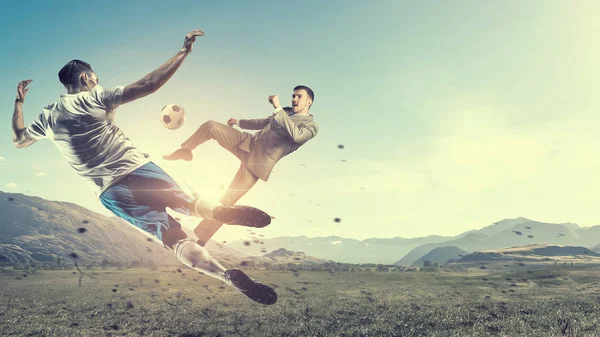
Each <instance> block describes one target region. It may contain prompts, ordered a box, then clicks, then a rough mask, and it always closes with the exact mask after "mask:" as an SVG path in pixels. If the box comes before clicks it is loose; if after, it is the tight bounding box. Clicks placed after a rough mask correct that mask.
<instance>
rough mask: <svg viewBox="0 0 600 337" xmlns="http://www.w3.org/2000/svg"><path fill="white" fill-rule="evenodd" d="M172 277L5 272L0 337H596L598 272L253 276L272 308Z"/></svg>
mask: <svg viewBox="0 0 600 337" xmlns="http://www.w3.org/2000/svg"><path fill="white" fill-rule="evenodd" d="M175 270H176V269H175V268H173V269H163V270H161V271H154V272H153V271H149V270H142V269H139V270H134V269H128V270H125V271H117V270H109V271H99V270H94V271H84V272H86V273H90V275H92V276H93V277H95V278H96V279H91V278H89V277H85V278H84V279H83V281H82V284H81V287H79V286H78V279H79V275H78V274H73V273H72V271H37V272H36V273H35V274H28V275H27V277H23V272H18V271H4V272H1V273H0V336H461V337H462V336H544V337H546V336H598V335H600V319H599V318H598V317H600V315H599V313H600V283H598V281H597V280H598V276H600V272H599V271H597V270H596V269H592V268H588V269H584V268H580V269H578V268H556V267H544V268H537V269H535V270H531V269H525V268H520V269H509V268H505V269H501V268H491V270H481V269H478V268H472V269H467V270H463V271H460V272H459V271H438V272H420V273H407V272H404V273H365V272H354V273H352V272H338V273H335V274H334V275H333V276H332V275H330V274H329V273H328V272H309V271H305V272H302V271H300V272H299V275H298V276H295V275H294V273H293V272H285V271H254V270H251V271H248V274H249V275H251V276H252V277H255V278H257V279H258V280H261V281H263V282H265V283H270V284H275V285H276V287H277V291H278V294H279V301H278V302H277V303H276V304H275V305H272V306H262V305H258V304H255V303H254V302H252V301H250V300H248V299H247V298H246V297H245V296H243V295H240V294H238V293H236V292H235V291H234V290H232V288H230V287H228V286H225V285H224V284H223V283H221V282H220V281H217V280H215V279H212V278H210V277H208V276H205V275H200V274H199V273H198V272H192V271H191V270H190V269H182V273H179V272H175V273H173V271H175ZM18 278H20V279H18ZM140 279H141V281H140ZM155 280H157V281H158V282H159V283H157V282H156V281H155ZM113 289H116V291H113Z"/></svg>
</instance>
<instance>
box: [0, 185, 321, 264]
mask: <svg viewBox="0 0 600 337" xmlns="http://www.w3.org/2000/svg"><path fill="white" fill-rule="evenodd" d="M182 228H183V230H184V231H185V232H187V233H188V235H190V237H194V236H193V229H190V228H185V227H183V226H182ZM149 238H150V237H149V236H148V234H147V233H145V232H143V231H141V230H139V229H137V228H136V227H134V226H132V225H131V224H129V223H127V222H125V221H124V220H122V219H120V218H118V217H106V216H104V215H101V214H98V213H95V212H92V211H90V210H88V209H86V208H83V207H81V206H78V205H76V204H73V203H68V202H59V201H49V200H45V199H42V198H39V197H32V196H27V195H24V194H20V193H6V192H2V191H0V264H8V263H15V262H21V261H24V260H27V261H31V262H34V261H35V262H38V263H51V264H54V263H56V260H57V258H58V257H60V258H62V259H63V260H64V261H66V262H67V263H68V264H72V263H73V262H78V263H79V264H82V265H83V264H88V263H95V264H100V263H101V262H102V260H104V259H107V260H108V261H110V262H132V261H149V260H153V261H154V262H155V263H157V264H159V265H179V264H180V262H179V261H178V260H177V258H176V257H175V254H173V253H172V252H171V251H170V250H167V249H166V248H164V247H163V245H162V243H160V242H157V241H156V240H155V239H153V237H152V240H151V241H148V239H149ZM206 248H207V250H208V251H209V252H210V254H211V255H212V256H213V257H215V258H216V259H217V260H218V261H219V262H220V263H221V264H223V265H224V266H225V267H239V266H240V264H241V263H242V261H247V260H249V257H248V255H247V254H245V253H243V252H240V251H238V250H236V249H234V248H231V247H227V246H224V245H223V244H220V243H217V242H215V241H213V240H210V241H209V242H208V243H207V244H206ZM294 254H296V255H294V256H292V257H291V261H289V262H292V263H319V261H320V262H325V261H324V260H321V259H318V258H314V257H311V256H307V255H305V254H303V253H294ZM261 255H262V254H261ZM253 260H256V261H266V262H271V263H273V262H274V261H275V262H276V261H281V263H287V262H288V260H290V259H288V258H276V259H273V258H271V257H262V256H257V257H255V258H253ZM277 263H279V262H277Z"/></svg>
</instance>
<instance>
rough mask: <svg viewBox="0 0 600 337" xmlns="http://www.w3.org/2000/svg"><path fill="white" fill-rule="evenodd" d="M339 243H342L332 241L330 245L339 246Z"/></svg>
mask: <svg viewBox="0 0 600 337" xmlns="http://www.w3.org/2000/svg"><path fill="white" fill-rule="evenodd" d="M340 243H342V241H333V242H332V243H331V244H332V245H339V244H340Z"/></svg>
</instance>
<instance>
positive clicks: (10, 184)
mask: <svg viewBox="0 0 600 337" xmlns="http://www.w3.org/2000/svg"><path fill="white" fill-rule="evenodd" d="M6 187H7V188H17V187H18V185H17V184H16V183H8V184H6Z"/></svg>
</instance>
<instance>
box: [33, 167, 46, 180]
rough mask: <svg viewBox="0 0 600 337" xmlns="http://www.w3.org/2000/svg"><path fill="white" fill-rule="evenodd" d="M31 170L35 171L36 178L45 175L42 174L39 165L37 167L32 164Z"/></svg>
mask: <svg viewBox="0 0 600 337" xmlns="http://www.w3.org/2000/svg"><path fill="white" fill-rule="evenodd" d="M33 169H34V170H35V171H36V172H35V175H36V176H37V177H43V176H45V175H46V173H45V172H42V168H41V167H40V165H39V164H33Z"/></svg>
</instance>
